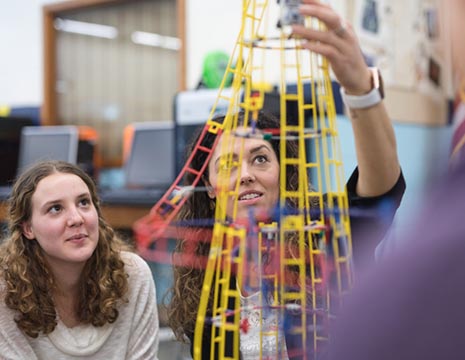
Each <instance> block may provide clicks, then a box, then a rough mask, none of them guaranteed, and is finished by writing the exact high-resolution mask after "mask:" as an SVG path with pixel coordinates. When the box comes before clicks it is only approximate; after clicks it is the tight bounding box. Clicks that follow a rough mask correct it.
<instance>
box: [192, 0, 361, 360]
mask: <svg viewBox="0 0 465 360" xmlns="http://www.w3.org/2000/svg"><path fill="white" fill-rule="evenodd" d="M293 3H294V4H295V3H297V4H298V3H299V1H294V2H292V1H287V2H286V1H281V11H280V21H281V30H280V31H279V33H278V36H275V35H268V34H267V33H266V31H267V29H266V23H267V22H266V20H265V19H266V15H267V14H268V8H269V7H271V6H272V5H271V4H268V2H267V1H258V0H244V1H243V10H242V23H241V29H240V32H239V36H238V39H237V42H236V47H235V49H234V52H233V54H232V56H231V59H230V62H229V65H228V68H227V71H226V74H225V78H226V76H227V75H228V74H229V73H233V75H234V80H233V85H232V88H233V95H232V96H230V97H223V96H222V91H223V86H221V88H220V90H219V98H223V99H226V100H228V101H229V108H228V113H227V115H226V120H225V122H224V123H222V124H219V123H216V122H215V121H213V120H212V118H213V114H214V113H215V108H213V109H212V113H211V116H210V120H209V121H208V122H207V125H206V128H208V131H210V132H214V133H215V132H218V131H221V132H222V136H223V137H224V138H228V137H230V138H231V140H230V141H223V144H224V145H223V146H224V149H223V148H222V149H221V151H222V152H223V153H225V154H231V152H230V151H228V146H231V144H232V143H233V142H234V141H240V138H241V136H242V137H246V136H250V135H251V134H239V133H238V131H237V114H238V111H239V110H242V111H243V112H244V113H245V118H246V121H245V122H246V124H247V123H251V122H252V121H253V119H254V118H255V117H256V114H257V111H258V110H260V109H261V108H262V106H263V99H264V91H263V90H261V89H260V88H259V87H255V84H259V83H262V82H263V79H264V73H265V64H264V60H265V59H269V58H270V57H272V56H279V58H280V70H281V71H280V73H281V80H280V93H281V117H280V119H281V129H280V133H279V134H273V135H274V136H279V137H280V139H281V140H283V139H285V140H293V141H296V142H297V144H298V148H299V157H298V158H290V157H287V154H286V146H285V141H281V155H280V168H281V177H280V178H281V187H280V188H281V193H280V204H286V203H287V200H288V199H290V198H292V199H294V200H295V199H297V204H298V209H297V211H295V212H294V213H291V214H286V213H285V211H281V212H280V213H279V215H278V219H277V220H278V221H277V222H275V223H273V224H258V226H256V227H254V226H253V222H252V221H251V224H249V225H250V226H247V224H243V223H241V224H238V223H235V222H234V221H232V222H231V221H226V220H227V219H226V214H225V209H226V202H227V199H228V198H229V197H231V196H235V198H236V199H237V193H238V192H237V190H238V187H239V179H240V176H238V177H237V178H238V182H237V184H236V190H235V191H234V192H232V193H231V192H230V191H228V179H229V174H230V172H231V168H232V167H236V170H235V171H236V172H240V167H239V164H240V163H241V157H242V155H241V156H240V157H239V159H238V160H237V161H236V162H234V160H233V159H232V158H228V157H227V156H224V157H221V158H220V159H221V161H222V162H224V163H225V164H227V166H222V164H220V166H219V168H220V169H221V172H220V176H219V178H220V181H219V183H220V186H219V189H220V192H219V195H218V196H217V206H216V214H215V225H214V230H213V239H212V243H211V248H210V253H209V258H208V263H207V268H206V275H205V280H204V284H203V289H202V295H201V300H200V306H199V311H198V316H197V322H196V328H195V332H196V336H195V343H194V359H200V358H201V354H202V346H210V347H211V349H210V353H211V354H212V355H211V358H212V359H213V358H215V356H217V358H221V359H239V340H240V338H241V334H244V333H246V332H247V327H248V326H247V324H244V319H243V314H244V311H249V310H252V311H254V312H255V313H256V312H258V314H259V315H260V319H263V318H265V316H264V315H265V314H266V318H267V319H269V318H270V317H275V319H274V320H273V321H271V323H272V324H273V326H270V325H269V324H270V322H269V321H267V322H266V323H265V321H260V325H259V326H260V334H259V339H258V341H259V342H260V358H270V359H271V358H282V357H283V356H284V355H283V349H284V348H285V342H284V339H285V337H286V336H293V337H294V338H295V337H296V336H297V337H300V340H299V341H298V343H299V344H300V345H299V346H300V347H301V348H299V349H290V348H287V349H286V351H287V352H288V354H293V355H297V356H299V357H300V358H317V355H318V354H319V353H321V352H322V351H324V345H325V343H326V342H327V341H328V331H327V328H328V326H327V325H328V322H329V321H330V318H331V316H332V307H333V306H334V305H335V304H336V305H337V303H338V301H339V299H340V297H341V296H343V295H344V293H345V292H346V291H347V290H348V289H349V288H350V285H351V282H352V270H351V238H350V227H349V216H348V202H347V196H346V193H345V189H344V183H345V182H344V176H343V168H342V162H341V155H340V150H339V143H338V132H337V128H336V121H335V120H336V112H335V106H334V100H333V94H332V87H331V79H330V76H329V69H328V63H327V61H326V60H325V59H324V58H322V57H321V56H319V55H317V54H313V53H310V52H309V51H307V50H302V49H301V48H300V46H299V39H290V38H289V36H288V33H287V32H286V29H285V28H286V21H287V20H288V18H287V16H289V12H292V10H293V9H292V6H293ZM275 6H276V5H275ZM291 15H292V14H291ZM283 21H284V22H283ZM292 21H305V23H306V25H307V26H312V27H315V28H318V29H320V30H321V29H322V25H321V24H320V23H319V21H317V20H316V19H311V18H306V19H297V20H296V19H293V20H292ZM233 60H236V63H235V66H234V67H232V66H231V64H232V62H233ZM290 81H294V82H295V83H296V90H295V91H293V92H292V93H288V84H289V82H290ZM305 83H307V84H310V87H311V91H310V93H311V98H310V99H307V98H306V96H304V95H306V94H304V84H305ZM241 99H242V100H241ZM288 106H295V107H296V109H297V111H298V117H297V123H295V121H294V122H293V124H290V123H288V119H286V114H287V111H286V109H287V107H288ZM308 114H309V115H310V116H308ZM306 115H307V116H306ZM308 154H311V156H309V155H308ZM287 165H298V168H299V172H298V173H299V181H298V184H299V185H298V189H297V190H295V191H289V190H287V189H286V184H285V182H286V180H285V179H286V168H287ZM309 184H311V186H310V185H309ZM315 202H316V203H317V204H319V205H318V207H319V208H317V209H315V208H314V207H311V205H310V204H311V203H315ZM235 208H237V207H236V206H235ZM281 210H282V209H281ZM315 210H316V211H315ZM234 219H235V216H233V220H234ZM229 220H231V219H229ZM289 238H292V239H293V242H292V244H293V245H292V247H293V251H288V249H289V246H290V245H289V240H287V239H289ZM270 254H272V256H274V257H276V256H278V257H279V260H278V261H275V262H273V264H275V265H276V266H274V267H271V268H270V266H266V264H263V261H265V260H263V259H266V258H269V257H270ZM250 259H253V260H250ZM265 268H266V270H265ZM289 269H291V273H292V275H293V276H294V277H295V279H296V284H298V286H289V283H288V281H287V279H288V277H289V272H290V270H289ZM251 274H255V276H250V275H251ZM234 281H235V282H236V284H233V286H231V282H234ZM244 286H248V287H249V289H252V290H253V291H256V292H257V293H258V296H259V299H258V301H255V302H254V303H253V304H249V303H248V302H247V300H244V299H245V298H242V299H241V294H240V289H241V288H244ZM211 299H213V301H212V300H211ZM231 304H233V306H232V307H233V308H231ZM257 304H258V305H257ZM241 314H242V316H241ZM289 314H292V315H289ZM288 317H292V318H293V321H292V322H291V324H290V325H289V321H287V318H288ZM206 324H211V325H212V336H211V339H212V341H211V343H210V344H208V345H205V343H202V334H203V331H204V329H205V325H206ZM296 324H297V325H296ZM227 336H229V337H230V338H231V337H232V339H233V347H232V354H229V355H227V354H226V353H225V348H226V337H227ZM270 338H274V339H275V345H274V350H273V352H272V353H270V352H268V350H269V349H267V344H268V343H269V339H270ZM215 354H216V355H215Z"/></svg>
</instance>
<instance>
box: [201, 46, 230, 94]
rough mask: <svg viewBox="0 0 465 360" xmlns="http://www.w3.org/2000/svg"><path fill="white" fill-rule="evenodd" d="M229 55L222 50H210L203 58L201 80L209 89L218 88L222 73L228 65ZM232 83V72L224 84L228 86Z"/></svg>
mask: <svg viewBox="0 0 465 360" xmlns="http://www.w3.org/2000/svg"><path fill="white" fill-rule="evenodd" d="M228 61H229V56H228V54H226V53H224V52H222V51H212V52H210V53H208V54H207V55H206V56H205V58H204V60H203V70H202V82H203V84H204V85H205V87H207V88H209V89H216V88H219V87H220V85H221V81H223V76H224V73H225V71H226V69H227V67H228ZM231 84H232V74H228V78H227V79H226V82H225V84H224V86H225V87H229V86H231Z"/></svg>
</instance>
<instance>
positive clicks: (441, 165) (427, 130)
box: [338, 115, 452, 242]
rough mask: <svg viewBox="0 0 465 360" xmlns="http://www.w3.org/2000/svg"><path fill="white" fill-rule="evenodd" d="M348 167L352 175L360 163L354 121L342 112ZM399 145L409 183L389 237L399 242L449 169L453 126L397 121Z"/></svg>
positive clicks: (342, 130)
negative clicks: (355, 143) (423, 198)
mask: <svg viewBox="0 0 465 360" xmlns="http://www.w3.org/2000/svg"><path fill="white" fill-rule="evenodd" d="M338 127H339V132H340V141H341V152H342V157H343V161H344V171H345V174H346V177H347V178H348V177H349V176H350V174H351V172H352V170H353V169H354V167H355V165H356V163H357V162H356V157H355V145H354V140H353V135H352V129H351V125H350V121H349V120H348V118H347V117H346V116H343V115H340V116H338ZM394 131H395V133H396V137H397V148H398V152H399V160H400V163H401V166H402V171H403V173H404V176H405V180H406V183H407V190H406V192H405V195H404V198H403V202H402V204H401V207H400V208H399V210H398V212H397V215H396V220H395V225H394V227H393V229H392V230H393V231H392V232H391V234H390V236H389V238H388V239H387V241H389V242H395V239H396V234H400V232H403V231H406V230H408V229H409V226H410V223H411V220H412V217H414V216H415V215H416V213H417V212H418V210H419V208H420V207H421V205H422V197H423V194H425V192H427V191H428V189H430V188H431V186H434V184H435V182H436V181H438V180H439V179H440V177H441V176H442V175H444V173H445V172H446V171H447V166H448V163H447V161H448V157H449V151H450V142H451V137H452V127H451V126H440V127H432V126H423V125H412V124H405V123H394Z"/></svg>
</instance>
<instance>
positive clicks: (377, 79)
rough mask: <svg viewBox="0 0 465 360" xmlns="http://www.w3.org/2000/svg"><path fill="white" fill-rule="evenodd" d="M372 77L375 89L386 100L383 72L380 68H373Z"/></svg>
mask: <svg viewBox="0 0 465 360" xmlns="http://www.w3.org/2000/svg"><path fill="white" fill-rule="evenodd" d="M371 76H372V77H373V79H372V80H373V89H378V91H379V94H380V95H381V99H384V83H383V77H382V76H381V71H380V70H379V69H378V68H371Z"/></svg>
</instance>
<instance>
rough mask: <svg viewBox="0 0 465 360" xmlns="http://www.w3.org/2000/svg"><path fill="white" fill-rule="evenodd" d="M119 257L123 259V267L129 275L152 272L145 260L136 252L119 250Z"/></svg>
mask: <svg viewBox="0 0 465 360" xmlns="http://www.w3.org/2000/svg"><path fill="white" fill-rule="evenodd" d="M121 259H122V260H123V261H124V265H125V269H126V271H127V273H128V275H129V276H131V275H135V274H145V275H147V274H151V273H152V272H151V270H150V268H149V266H148V264H147V262H146V261H145V260H144V259H142V258H141V257H140V256H139V255H137V254H136V253H133V252H129V251H121Z"/></svg>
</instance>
